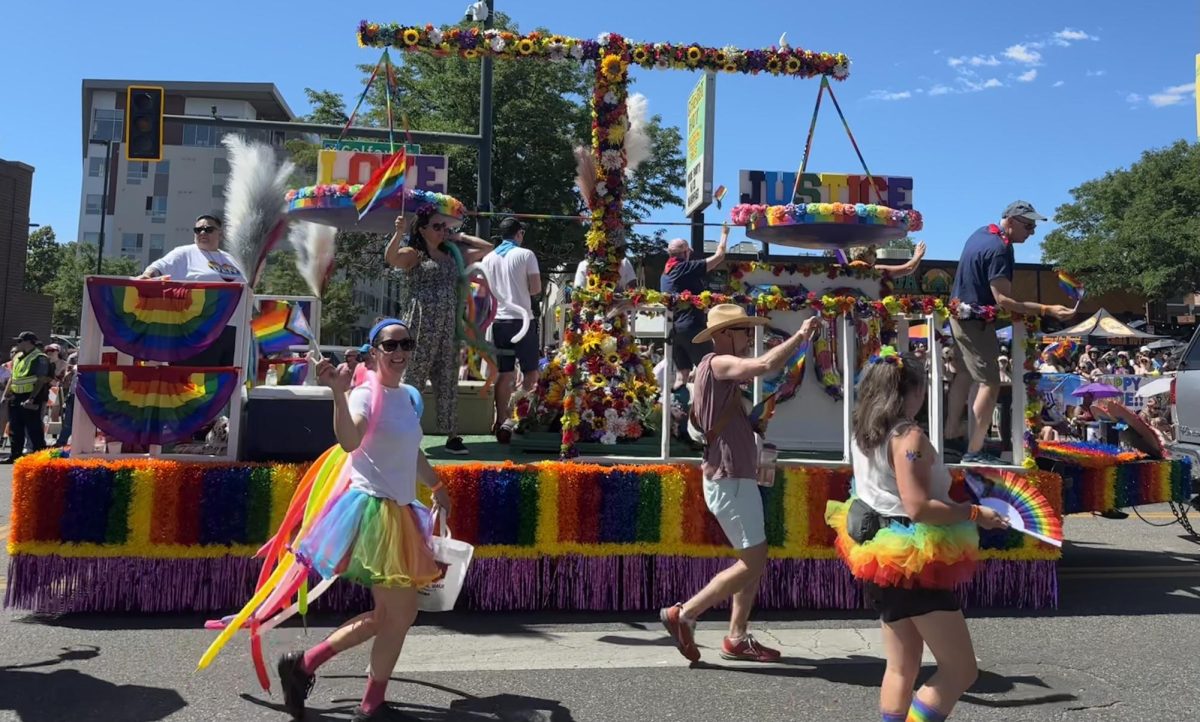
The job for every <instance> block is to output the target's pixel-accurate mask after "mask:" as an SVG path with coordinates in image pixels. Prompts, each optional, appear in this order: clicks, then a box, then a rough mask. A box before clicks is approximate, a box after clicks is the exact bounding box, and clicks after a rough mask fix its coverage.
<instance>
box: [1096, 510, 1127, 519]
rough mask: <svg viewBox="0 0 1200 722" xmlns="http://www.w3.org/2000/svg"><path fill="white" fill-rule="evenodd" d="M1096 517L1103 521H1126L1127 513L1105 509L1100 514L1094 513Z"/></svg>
mask: <svg viewBox="0 0 1200 722" xmlns="http://www.w3.org/2000/svg"><path fill="white" fill-rule="evenodd" d="M1096 516H1102V517H1104V518H1105V519H1128V518H1129V513H1128V512H1124V511H1121V510H1120V509H1106V510H1104V511H1102V512H1098V513H1096Z"/></svg>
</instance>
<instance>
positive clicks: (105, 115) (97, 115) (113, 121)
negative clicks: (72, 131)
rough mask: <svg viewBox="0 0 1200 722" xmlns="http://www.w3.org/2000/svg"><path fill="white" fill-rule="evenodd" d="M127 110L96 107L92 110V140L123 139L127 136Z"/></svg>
mask: <svg viewBox="0 0 1200 722" xmlns="http://www.w3.org/2000/svg"><path fill="white" fill-rule="evenodd" d="M124 125H125V112H124V111H122V110H110V109H108V108H96V109H95V110H94V111H92V137H91V140H110V141H115V140H121V139H123V138H124V137H125V132H124V131H125V128H124Z"/></svg>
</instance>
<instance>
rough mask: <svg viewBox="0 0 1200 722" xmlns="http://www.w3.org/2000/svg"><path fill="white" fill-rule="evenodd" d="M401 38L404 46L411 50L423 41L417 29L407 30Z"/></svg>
mask: <svg viewBox="0 0 1200 722" xmlns="http://www.w3.org/2000/svg"><path fill="white" fill-rule="evenodd" d="M401 38H403V40H404V44H405V45H407V46H408V47H410V48H411V47H412V46H414V45H416V44H417V41H419V40H420V39H421V33H420V32H419V31H418V30H417V29H416V28H405V29H404V33H403V34H402V35H401Z"/></svg>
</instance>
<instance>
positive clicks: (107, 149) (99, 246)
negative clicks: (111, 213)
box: [88, 139, 112, 276]
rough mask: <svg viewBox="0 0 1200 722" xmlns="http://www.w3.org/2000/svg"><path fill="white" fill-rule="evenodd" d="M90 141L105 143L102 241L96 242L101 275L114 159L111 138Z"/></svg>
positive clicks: (98, 267) (98, 272)
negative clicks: (110, 176) (110, 178)
mask: <svg viewBox="0 0 1200 722" xmlns="http://www.w3.org/2000/svg"><path fill="white" fill-rule="evenodd" d="M88 143H94V144H96V145H100V144H103V145H104V189H103V192H102V193H101V194H100V241H99V243H97V244H96V246H97V248H96V275H97V276H98V275H100V273H101V268H102V264H103V262H104V219H105V217H106V216H107V215H108V165H109V163H110V162H111V160H112V141H111V140H96V139H92V140H89V141H88Z"/></svg>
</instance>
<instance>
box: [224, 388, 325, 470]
mask: <svg viewBox="0 0 1200 722" xmlns="http://www.w3.org/2000/svg"><path fill="white" fill-rule="evenodd" d="M336 443H337V438H336V437H335V436H334V434H333V392H332V391H331V390H330V389H329V388H327V387H325V386H255V387H254V388H252V389H250V392H249V394H248V396H247V399H246V403H245V404H244V405H243V406H242V429H241V449H240V450H239V453H238V459H240V460H242V461H285V462H302V461H312V460H314V459H316V458H317V457H318V456H320V455H321V454H322V453H324V451H325V450H326V449H328V448H329V447H331V446H333V445H334V444H336Z"/></svg>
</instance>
